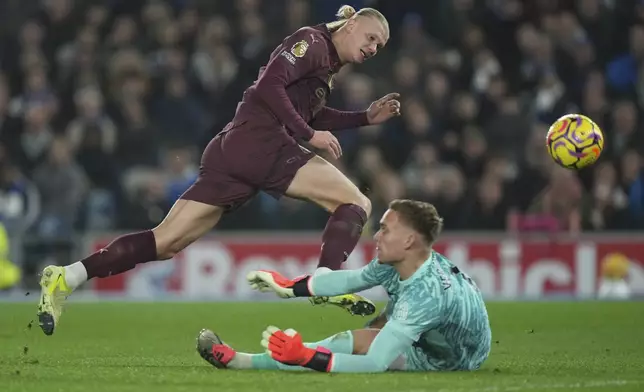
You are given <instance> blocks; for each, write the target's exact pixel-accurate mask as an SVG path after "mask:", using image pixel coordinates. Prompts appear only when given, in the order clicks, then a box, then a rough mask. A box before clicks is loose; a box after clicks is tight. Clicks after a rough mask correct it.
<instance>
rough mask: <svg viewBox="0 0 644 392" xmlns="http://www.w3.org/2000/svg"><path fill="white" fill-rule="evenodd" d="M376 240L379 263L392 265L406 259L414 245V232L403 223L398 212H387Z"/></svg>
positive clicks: (381, 220) (375, 237)
mask: <svg viewBox="0 0 644 392" xmlns="http://www.w3.org/2000/svg"><path fill="white" fill-rule="evenodd" d="M374 239H375V240H376V257H378V261H379V262H380V263H382V264H392V263H396V262H398V261H402V260H404V259H405V255H406V254H407V252H408V250H409V249H410V248H411V246H412V244H413V243H414V232H413V230H411V228H409V226H407V225H405V224H404V223H403V222H401V220H400V216H399V215H398V213H397V212H396V211H392V210H387V211H386V212H385V214H384V215H383V216H382V219H380V229H379V230H378V232H377V233H376V234H375V236H374Z"/></svg>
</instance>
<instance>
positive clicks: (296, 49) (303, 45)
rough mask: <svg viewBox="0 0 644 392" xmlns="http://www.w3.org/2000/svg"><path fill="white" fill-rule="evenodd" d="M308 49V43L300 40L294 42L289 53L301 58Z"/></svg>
mask: <svg viewBox="0 0 644 392" xmlns="http://www.w3.org/2000/svg"><path fill="white" fill-rule="evenodd" d="M308 49H309V43H308V42H306V41H304V40H302V41H299V42H296V43H295V45H293V47H292V48H291V53H292V54H293V56H295V57H298V58H299V57H303V56H304V55H305V54H306V51H307V50H308Z"/></svg>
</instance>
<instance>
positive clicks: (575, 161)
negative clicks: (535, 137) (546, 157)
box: [546, 114, 604, 169]
mask: <svg viewBox="0 0 644 392" xmlns="http://www.w3.org/2000/svg"><path fill="white" fill-rule="evenodd" d="M546 145H547V147H548V153H549V154H550V156H551V157H552V159H554V161H555V162H557V164H558V165H559V166H562V167H565V168H567V169H583V168H584V167H587V166H590V165H592V164H593V163H595V162H596V161H597V159H599V156H600V155H601V153H602V150H603V149H604V134H603V132H602V130H601V129H599V126H597V124H595V122H594V121H593V120H591V119H590V118H588V117H586V116H584V115H581V114H566V115H565V116H562V117H561V118H559V119H558V120H557V121H555V122H554V123H553V124H552V125H551V126H550V129H549V130H548V135H547V136H546Z"/></svg>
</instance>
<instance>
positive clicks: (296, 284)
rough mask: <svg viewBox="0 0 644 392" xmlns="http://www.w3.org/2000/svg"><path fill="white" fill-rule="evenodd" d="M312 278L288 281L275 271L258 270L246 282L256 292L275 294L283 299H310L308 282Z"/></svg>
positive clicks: (298, 278)
mask: <svg viewBox="0 0 644 392" xmlns="http://www.w3.org/2000/svg"><path fill="white" fill-rule="evenodd" d="M309 278H310V276H308V275H305V276H300V277H297V278H295V279H287V278H285V277H284V276H282V275H280V274H279V273H277V272H275V271H268V270H258V271H251V272H249V273H248V275H246V280H248V283H249V284H250V287H252V288H253V289H255V290H258V291H261V292H264V293H268V292H273V293H275V294H277V295H278V296H279V297H281V298H293V297H310V296H311V294H310V291H309V289H308V282H309Z"/></svg>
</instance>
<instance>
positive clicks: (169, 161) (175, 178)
mask: <svg viewBox="0 0 644 392" xmlns="http://www.w3.org/2000/svg"><path fill="white" fill-rule="evenodd" d="M164 163H165V169H166V170H167V179H166V192H165V194H166V201H167V202H169V203H174V201H175V200H177V199H178V198H179V196H181V195H182V194H183V192H185V191H186V190H187V189H188V188H189V187H190V185H192V183H193V182H194V181H195V180H196V179H197V175H198V174H199V171H198V166H197V165H196V161H195V154H194V151H193V149H192V148H189V147H171V148H169V149H168V150H167V151H166V153H165V162H164Z"/></svg>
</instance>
